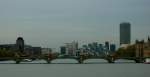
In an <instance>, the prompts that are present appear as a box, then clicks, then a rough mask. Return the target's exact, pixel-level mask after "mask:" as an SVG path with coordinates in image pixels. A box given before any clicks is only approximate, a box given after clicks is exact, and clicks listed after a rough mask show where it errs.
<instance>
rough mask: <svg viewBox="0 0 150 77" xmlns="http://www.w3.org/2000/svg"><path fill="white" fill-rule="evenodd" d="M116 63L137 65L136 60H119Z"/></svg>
mask: <svg viewBox="0 0 150 77" xmlns="http://www.w3.org/2000/svg"><path fill="white" fill-rule="evenodd" d="M115 63H135V60H128V59H117V60H115Z"/></svg>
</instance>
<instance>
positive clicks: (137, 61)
mask: <svg viewBox="0 0 150 77" xmlns="http://www.w3.org/2000/svg"><path fill="white" fill-rule="evenodd" d="M135 62H136V63H144V59H143V58H136V59H135Z"/></svg>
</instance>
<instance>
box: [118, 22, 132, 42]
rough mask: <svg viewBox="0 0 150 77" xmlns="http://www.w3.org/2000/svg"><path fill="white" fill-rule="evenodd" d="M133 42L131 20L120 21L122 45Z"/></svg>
mask: <svg viewBox="0 0 150 77" xmlns="http://www.w3.org/2000/svg"><path fill="white" fill-rule="evenodd" d="M130 42H131V24H130V23H129V22H123V23H120V45H122V44H130Z"/></svg>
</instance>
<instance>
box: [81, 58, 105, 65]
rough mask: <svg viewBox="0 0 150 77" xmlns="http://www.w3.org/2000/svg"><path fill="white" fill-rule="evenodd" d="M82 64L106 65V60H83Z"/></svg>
mask: <svg viewBox="0 0 150 77" xmlns="http://www.w3.org/2000/svg"><path fill="white" fill-rule="evenodd" d="M83 63H85V64H93V63H94V64H96V63H98V64H99V63H100V64H101V63H108V61H107V60H106V59H85V60H84V61H83Z"/></svg>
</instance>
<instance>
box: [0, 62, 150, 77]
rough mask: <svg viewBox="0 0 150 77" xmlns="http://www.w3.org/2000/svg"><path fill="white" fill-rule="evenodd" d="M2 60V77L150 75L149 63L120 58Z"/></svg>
mask: <svg viewBox="0 0 150 77" xmlns="http://www.w3.org/2000/svg"><path fill="white" fill-rule="evenodd" d="M14 63H15V62H13V61H4V62H0V77H150V65H149V64H142V63H141V64H137V63H134V62H133V61H124V60H120V61H117V62H116V63H114V64H109V63H107V62H106V61H104V60H87V61H85V62H84V64H77V62H76V61H74V60H55V61H53V62H52V64H46V63H45V61H34V62H30V63H26V62H22V63H21V64H14Z"/></svg>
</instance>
